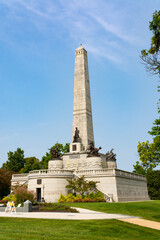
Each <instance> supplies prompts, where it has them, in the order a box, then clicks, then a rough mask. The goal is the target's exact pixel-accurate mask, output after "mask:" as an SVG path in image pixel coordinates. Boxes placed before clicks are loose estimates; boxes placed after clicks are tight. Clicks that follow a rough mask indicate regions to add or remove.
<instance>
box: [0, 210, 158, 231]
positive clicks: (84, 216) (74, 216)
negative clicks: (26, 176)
mask: <svg viewBox="0 0 160 240" xmlns="http://www.w3.org/2000/svg"><path fill="white" fill-rule="evenodd" d="M76 209H77V210H78V211H79V213H57V212H30V213H23V212H17V213H4V212H0V217H17V218H41V219H66V220H94V219H97V220H98V219H99V220H100V219H117V220H120V221H123V222H128V223H132V224H136V225H139V226H142V227H148V228H153V229H157V230H160V222H154V221H149V220H145V219H141V218H138V217H135V216H128V215H122V214H110V213H102V212H96V211H91V210H88V209H83V208H76Z"/></svg>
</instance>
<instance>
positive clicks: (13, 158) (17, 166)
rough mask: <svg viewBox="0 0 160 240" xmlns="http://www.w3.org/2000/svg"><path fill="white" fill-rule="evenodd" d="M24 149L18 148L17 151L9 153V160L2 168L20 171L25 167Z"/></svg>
mask: <svg viewBox="0 0 160 240" xmlns="http://www.w3.org/2000/svg"><path fill="white" fill-rule="evenodd" d="M24 165H25V160H24V151H23V150H22V149H21V148H17V150H16V151H15V152H11V151H10V152H9V153H8V161H7V162H6V163H3V165H2V168H4V169H7V170H10V171H13V172H16V173H18V172H19V171H20V170H21V168H24Z"/></svg>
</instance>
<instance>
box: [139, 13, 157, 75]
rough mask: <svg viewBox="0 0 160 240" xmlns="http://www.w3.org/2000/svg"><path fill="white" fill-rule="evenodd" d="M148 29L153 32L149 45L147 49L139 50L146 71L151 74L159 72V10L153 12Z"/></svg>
mask: <svg viewBox="0 0 160 240" xmlns="http://www.w3.org/2000/svg"><path fill="white" fill-rule="evenodd" d="M149 29H150V31H152V33H153V36H152V38H151V46H150V49H149V50H146V49H143V50H142V51H141V59H142V62H143V63H144V64H145V65H146V69H147V71H149V72H150V73H152V74H160V11H155V12H154V13H153V19H152V21H151V22H150V23H149Z"/></svg>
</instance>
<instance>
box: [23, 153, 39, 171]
mask: <svg viewBox="0 0 160 240" xmlns="http://www.w3.org/2000/svg"><path fill="white" fill-rule="evenodd" d="M24 160H25V164H24V168H21V170H20V171H19V173H28V172H29V171H32V170H38V169H40V161H39V159H38V158H36V157H28V158H25V159H24Z"/></svg>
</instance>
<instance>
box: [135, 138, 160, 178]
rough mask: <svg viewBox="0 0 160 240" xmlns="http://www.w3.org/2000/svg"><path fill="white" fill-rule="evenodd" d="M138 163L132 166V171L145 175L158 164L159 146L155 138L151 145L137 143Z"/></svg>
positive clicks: (159, 160) (147, 142)
mask: <svg viewBox="0 0 160 240" xmlns="http://www.w3.org/2000/svg"><path fill="white" fill-rule="evenodd" d="M137 149H138V153H139V161H137V162H136V165H133V167H134V171H133V172H136V173H139V174H147V173H148V172H149V171H152V170H153V169H154V168H155V167H156V166H157V165H158V164H159V162H160V159H159V154H158V152H159V144H157V138H155V139H153V143H149V141H146V142H142V143H141V142H139V143H138V147H137Z"/></svg>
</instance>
